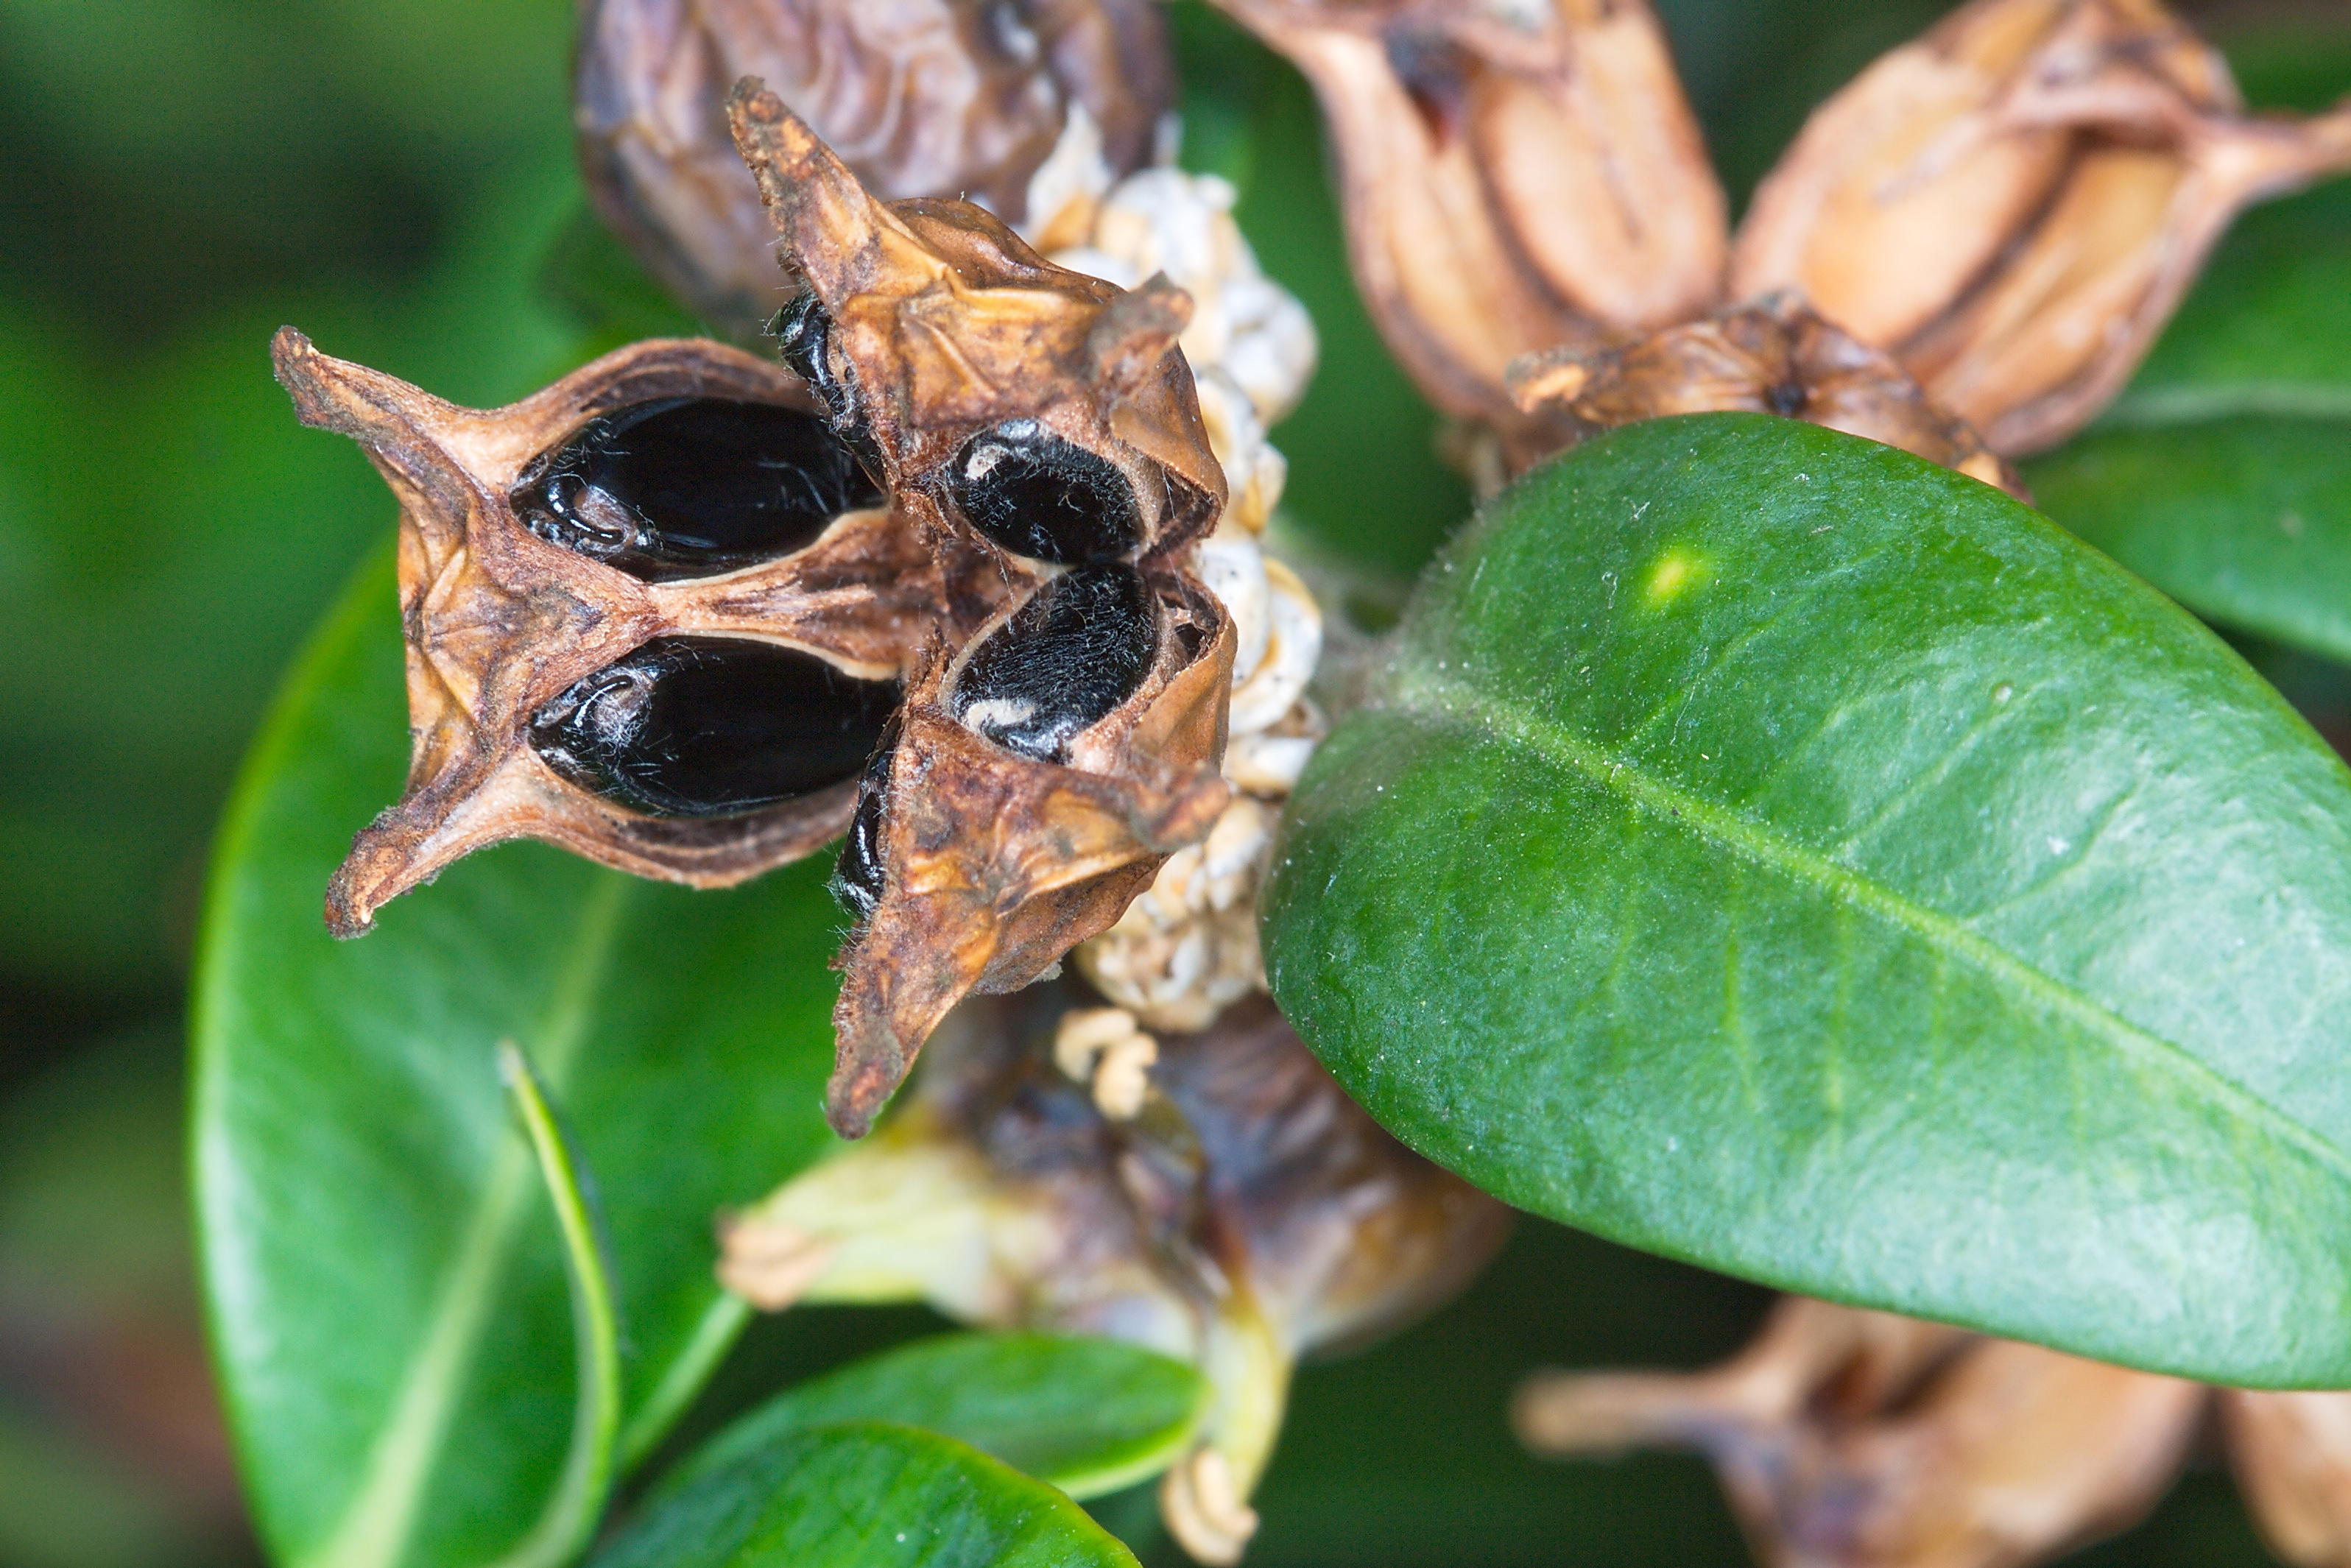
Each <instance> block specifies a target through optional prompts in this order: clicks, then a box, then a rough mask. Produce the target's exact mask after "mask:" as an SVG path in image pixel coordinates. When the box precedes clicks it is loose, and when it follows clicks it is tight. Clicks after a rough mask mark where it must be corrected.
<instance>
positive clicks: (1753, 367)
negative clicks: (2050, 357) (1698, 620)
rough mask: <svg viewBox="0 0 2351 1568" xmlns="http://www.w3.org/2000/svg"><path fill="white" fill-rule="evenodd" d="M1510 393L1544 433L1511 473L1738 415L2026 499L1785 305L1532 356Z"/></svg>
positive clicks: (1921, 401)
mask: <svg viewBox="0 0 2351 1568" xmlns="http://www.w3.org/2000/svg"><path fill="white" fill-rule="evenodd" d="M1510 392H1511V393H1512V395H1513V396H1515V397H1516V398H1517V399H1518V402H1519V407H1520V410H1521V411H1522V412H1524V413H1527V414H1530V415H1532V416H1535V417H1537V418H1540V419H1541V421H1542V422H1543V423H1542V426H1541V432H1540V438H1539V439H1534V440H1526V439H1523V438H1522V439H1521V440H1520V441H1519V442H1516V443H1506V444H1505V449H1504V450H1505V455H1506V457H1507V458H1508V459H1509V460H1510V466H1511V468H1512V470H1513V471H1517V470H1520V469H1524V468H1526V467H1528V466H1530V465H1531V464H1533V463H1534V462H1535V461H1536V460H1537V459H1539V458H1541V457H1543V456H1545V455H1548V454H1549V453H1550V452H1552V450H1555V449H1556V448H1557V447H1558V446H1561V445H1564V444H1573V443H1576V442H1580V441H1583V440H1586V439H1589V438H1590V437H1591V436H1593V435H1596V434H1599V433H1600V432H1602V431H1604V430H1614V429H1615V428H1616V427H1617V426H1618V425H1622V424H1631V423H1634V422H1635V421H1636V420H1643V419H1657V418H1661V417H1663V416H1665V415H1667V414H1673V413H1716V412H1722V411H1730V410H1747V411H1750V412H1752V413H1777V414H1785V415H1789V416H1791V417H1792V418H1796V419H1802V420H1806V421H1809V422H1810V423H1813V424H1821V425H1826V426H1827V427H1828V428H1829V429H1831V430H1842V431H1844V432H1846V433H1847V434H1853V435H1864V436H1867V437H1868V438H1869V439H1870V440H1872V441H1882V442H1884V443H1885V444H1886V445H1888V446H1898V447H1900V448H1902V450H1903V451H1905V452H1910V453H1916V454H1917V455H1918V456H1921V457H1924V458H1926V459H1928V461H1930V462H1934V463H1940V464H1942V465H1944V466H1945V467H1947V468H1956V469H1958V470H1959V472H1960V473H1962V474H1967V475H1970V476H1973V477H1975V478H1978V479H1980V480H1982V481H1983V482H1984V483H1985V484H1987V485H1997V486H2000V487H2001V488H2002V489H2004V490H2006V491H2008V492H2009V493H2010V494H2011V495H2012V496H2015V497H2018V498H2019V499H2030V497H2027V496H2026V495H2025V491H2024V482H2023V481H2022V479H2021V478H2019V477H2018V476H2017V474H2016V471H2015V470H2014V469H2013V468H2011V466H2010V465H2007V464H2006V463H2003V462H2001V459H2000V458H1999V456H1998V455H1995V454H1993V453H1992V452H1991V451H1989V450H1987V449H1986V448H1985V446H1984V444H1983V440H1982V438H1981V437H1980V436H1979V435H1977V434H1976V433H1975V431H1974V430H1973V429H1972V428H1970V426H1969V424H1968V423H1967V422H1966V421H1965V420H1962V419H1959V418H1958V417H1957V416H1955V415H1952V414H1949V413H1944V412H1943V411H1942V410H1941V409H1938V408H1937V407H1936V406H1935V405H1934V404H1933V403H1932V402H1929V401H1928V397H1927V394H1926V392H1923V391H1921V390H1920V388H1919V386H1918V383H1917V382H1915V381H1913V380H1911V379H1910V376H1909V373H1908V372H1907V371H1905V370H1903V368H1902V367H1901V366H1900V365H1899V364H1897V363H1896V362H1895V360H1894V358H1893V356H1892V355H1890V354H1887V353H1885V352H1884V351H1882V350H1877V349H1873V348H1871V347H1869V346H1868V345H1867V344H1865V343H1863V342H1861V341H1860V340H1857V339H1855V338H1854V337H1852V336H1851V335H1850V334H1848V333H1845V332H1843V331H1840V330H1838V329H1837V328H1836V327H1834V325H1832V324H1831V323H1830V322H1828V321H1827V320H1825V319H1823V318H1822V316H1821V315H1820V313H1819V312H1817V311H1815V310H1813V309H1810V308H1807V307H1806V306H1805V305H1804V304H1803V302H1802V300H1801V299H1800V298H1798V297H1797V296H1795V295H1794V294H1792V293H1781V294H1775V295H1771V296H1770V297H1768V298H1764V299H1761V300H1759V301H1757V302H1755V303H1754V304H1751V305H1743V306H1740V307H1739V308H1736V309H1732V310H1725V311H1721V312H1719V313H1718V314H1716V315H1714V316H1711V317H1708V318H1707V319H1704V320H1700V321H1693V322H1690V323H1689V324H1687V326H1681V327H1669V328H1667V329H1665V330H1664V331H1662V332H1656V333H1652V334H1651V335H1650V336H1648V337H1646V338H1643V339H1640V340H1636V341H1635V342H1632V343H1628V344H1625V345H1623V346H1620V347H1617V348H1613V349H1601V350H1581V351H1579V350H1573V349H1558V350H1552V351H1551V352H1549V353H1546V354H1536V355H1531V356H1529V357H1528V358H1526V359H1524V360H1520V361H1519V362H1518V363H1516V364H1514V365H1512V366H1511V367H1510Z"/></svg>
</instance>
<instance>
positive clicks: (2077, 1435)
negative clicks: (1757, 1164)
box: [1513, 1297, 2207, 1568]
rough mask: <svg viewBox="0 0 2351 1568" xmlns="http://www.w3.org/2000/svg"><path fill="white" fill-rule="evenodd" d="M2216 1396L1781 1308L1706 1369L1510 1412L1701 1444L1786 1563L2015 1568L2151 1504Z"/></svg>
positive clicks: (1868, 1316) (1525, 1394)
mask: <svg viewBox="0 0 2351 1568" xmlns="http://www.w3.org/2000/svg"><path fill="white" fill-rule="evenodd" d="M2206 1397H2207V1391H2206V1390H2205V1389H2204V1388H2203V1387H2202V1386H2200V1385H2197V1384H2193V1383H2184V1382H2181V1381H2180V1380H2179V1379H2177V1378H2170V1377H2159V1376H2156V1375H2152V1374H2149V1373H2143V1372H2131V1371H2127V1370H2126V1369H2124V1368H2121V1367H2115V1366H2107V1365H2104V1364H2100V1363H2097V1362H2093V1361H2084V1360H2080V1359H2078V1358H2076V1357H2074V1356H2068V1355H2061V1354H2057V1353H2056V1352H2054V1351H2050V1350H2043V1349H2042V1348H2040V1347H2039V1346H2037V1345H2029V1344H2022V1343H2017V1342H2015V1341H2012V1340H1997V1339H1987V1338H1983V1337H1981V1336H1979V1335H1974V1334H1970V1333H1966V1332H1964V1331H1962V1330H1958V1329H1951V1328H1946V1327H1944V1326H1942V1325H1939V1324H1934V1323H1926V1322H1917V1321H1916V1320H1913V1319H1907V1318H1899V1317H1895V1316H1893V1315H1891V1314H1888V1313H1883V1312H1860V1311H1856V1310H1855V1309H1852V1308H1848V1307H1837V1306H1831V1305H1830V1304H1828V1303H1826V1302H1824V1301H1808V1300H1805V1299H1803V1298H1801V1297H1785V1298H1782V1301H1781V1302H1780V1303H1779V1305H1778V1306H1777V1308H1775V1309H1774V1311H1773V1313H1772V1316H1771V1320H1770V1321H1769V1322H1767V1324H1766V1325H1765V1327H1764V1330H1763V1332H1762V1333H1761V1334H1760V1335H1759V1336H1758V1337H1757V1339H1756V1340H1755V1342H1754V1343H1752V1344H1751V1345H1750V1346H1749V1347H1748V1348H1747V1350H1745V1351H1744V1352H1742V1353H1740V1354H1739V1355H1738V1356H1736V1357H1734V1358H1733V1359H1732V1360H1731V1361H1729V1362H1728V1363H1726V1364H1723V1365H1721V1366H1719V1367H1717V1368H1715V1369H1713V1370H1711V1371H1708V1372H1703V1373H1698V1374H1695V1375H1625V1374H1599V1375H1569V1374H1560V1373H1548V1374H1542V1375H1538V1376H1537V1377H1535V1378H1533V1379H1531V1380H1530V1381H1529V1383H1528V1384H1527V1385H1526V1386H1525V1387H1524V1388H1522V1389H1521V1390H1520V1395H1519V1399H1518V1403H1517V1406H1516V1408H1515V1410H1514V1411H1513V1416H1514V1421H1515V1425H1516V1426H1517V1427H1518V1430H1519V1434H1520V1437H1521V1439H1522V1440H1524V1441H1525V1442H1526V1443H1527V1445H1528V1446H1529V1447H1530V1448H1533V1449H1535V1450H1536V1451H1537V1452H1539V1453H1546V1454H1585V1453H1614V1452H1619V1451H1622V1450H1624V1449H1625V1448H1634V1447H1640V1446H1647V1445H1667V1446H1672V1447H1682V1448H1698V1449H1699V1450H1701V1451H1703V1452H1705V1453H1706V1454H1707V1455H1708V1457H1709V1458H1712V1459H1713V1460H1714V1463H1715V1468H1716V1469H1717V1471H1718V1472H1719V1475H1720V1476H1721V1478H1722V1482H1723V1486H1724V1490H1726V1491H1728V1492H1729V1495H1730V1499H1731V1503H1732V1506H1733V1508H1734V1510H1735V1511H1737V1513H1738V1515H1739V1518H1740V1523H1741V1525H1742V1526H1743V1527H1744V1529H1745V1530H1746V1531H1747V1535H1748V1538H1749V1540H1750V1543H1751V1544H1752V1545H1753V1547H1754V1549H1755V1552H1756V1555H1757V1557H1758V1558H1759V1559H1761V1561H1762V1562H1764V1563H1768V1564H1771V1565H1773V1568H2021V1565H2022V1564H2025V1563H2037V1562H2041V1561H2043V1560H2044V1559H2046V1558H2048V1557H2051V1556H2053V1555H2056V1554H2057V1553H2059V1552H2063V1551H2065V1550H2069V1549H2071V1548H2073V1547H2074V1546H2078V1545H2082V1544H2084V1543H2086V1542H2089V1541H2092V1540H2095V1539H2097V1538H2099V1537H2101V1536H2104V1535H2107V1534H2111V1533H2113V1532H2115V1531H2119V1530H2122V1529H2124V1528H2126V1526H2128V1525H2130V1524H2131V1523H2133V1522H2135V1521H2137V1520H2138V1519H2139V1518H2140V1517H2142V1516H2143V1515H2144V1514H2145V1513H2146V1512H2147V1510H2148V1509H2150V1508H2152V1507H2153V1506H2154V1504H2155V1501H2156V1500H2157V1499H2158V1497H2160V1496H2161V1495H2162V1493H2163V1491H2164V1489H2165V1488H2166V1487H2168V1485H2169V1484H2170V1481H2171V1479H2172V1477H2173V1476H2174V1475H2175V1474H2176V1473H2177V1472H2178V1469H2179V1465H2180V1463H2181V1460H2182V1458H2183V1457H2184V1456H2185V1453H2186V1450H2187V1448H2188V1444H2189V1439H2190V1437H2192V1436H2193V1434H2194V1432H2195V1429H2196V1427H2197V1423H2198V1419H2199V1416H2200V1415H2201V1413H2202V1411H2203V1409H2204V1405H2205V1400H2206Z"/></svg>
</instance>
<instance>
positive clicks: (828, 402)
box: [768, 288, 883, 484]
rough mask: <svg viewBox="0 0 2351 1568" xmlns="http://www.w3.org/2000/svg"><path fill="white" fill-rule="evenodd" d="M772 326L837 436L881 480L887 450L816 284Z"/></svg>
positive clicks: (791, 368)
mask: <svg viewBox="0 0 2351 1568" xmlns="http://www.w3.org/2000/svg"><path fill="white" fill-rule="evenodd" d="M768 330H769V331H770V332H772V333H774V334H775V338H776V349H777V351H778V353H780V354H781V355H782V356H783V361H784V367H785V368H786V369H787V370H789V371H791V372H792V373H793V374H794V375H796V376H798V377H799V379H800V380H802V381H804V382H808V384H809V390H810V392H815V393H816V395H817V396H818V397H820V398H822V399H823V400H824V406H825V411H826V412H827V413H830V414H831V416H832V433H833V434H835V435H837V436H839V437H840V438H841V444H842V445H844V446H846V447H848V448H849V450H850V451H851V452H852V453H853V454H854V455H856V458H857V460H858V462H860V463H862V464H863V465H865V472H866V473H868V474H870V475H872V476H873V480H874V483H876V484H880V483H881V482H882V479H883V465H882V448H881V445H880V444H878V443H877V442H875V440H874V439H873V420H872V416H871V415H870V414H869V413H867V412H866V409H865V406H864V400H863V399H862V397H860V396H859V394H858V390H857V371H856V367H854V366H852V364H851V363H850V362H849V361H848V360H847V359H846V358H844V357H842V356H841V355H838V354H835V353H834V352H833V351H832V318H831V316H830V315H828V314H827V313H826V311H825V308H824V304H823V301H821V300H820V299H818V298H817V297H816V290H814V289H812V288H811V289H810V290H808V291H807V292H805V293H803V294H801V295H800V296H799V298H796V299H794V300H793V301H792V302H791V303H790V304H789V305H787V306H785V307H784V308H783V309H782V310H781V311H779V312H778V313H777V316H776V319H775V321H774V322H773V323H772V324H771V325H770V326H769V328H768Z"/></svg>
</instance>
